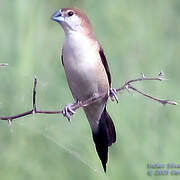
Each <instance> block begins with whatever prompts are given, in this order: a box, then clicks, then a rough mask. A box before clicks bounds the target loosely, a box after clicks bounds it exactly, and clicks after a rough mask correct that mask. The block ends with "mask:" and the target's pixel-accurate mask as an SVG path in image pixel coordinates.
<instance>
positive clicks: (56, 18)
mask: <svg viewBox="0 0 180 180" xmlns="http://www.w3.org/2000/svg"><path fill="white" fill-rule="evenodd" d="M51 19H52V20H53V21H56V22H64V17H63V16H62V13H61V10H59V11H56V12H55V13H54V14H53V15H52V16H51Z"/></svg>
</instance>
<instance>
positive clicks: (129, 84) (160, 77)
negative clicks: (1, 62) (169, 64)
mask: <svg viewBox="0 0 180 180" xmlns="http://www.w3.org/2000/svg"><path fill="white" fill-rule="evenodd" d="M149 80H150V81H163V80H165V79H164V74H163V73H162V72H160V73H159V74H158V77H155V78H147V77H145V76H144V74H142V77H140V78H137V79H134V80H130V81H127V82H125V83H124V84H123V85H122V86H121V87H120V88H118V89H115V91H116V92H121V91H123V90H128V89H131V90H133V91H135V92H138V93H139V94H141V95H143V96H145V97H148V98H150V99H152V100H155V101H157V102H159V103H161V104H163V105H166V104H170V105H177V102H175V101H169V100H164V99H159V98H156V97H153V96H150V95H148V94H146V93H144V92H142V91H139V90H138V89H136V88H135V87H134V86H132V84H133V83H135V82H138V81H149ZM36 89H37V78H34V85H33V94H32V109H31V110H29V111H26V112H24V113H20V114H16V115H13V116H4V117H3V116H1V117H0V120H8V122H9V124H11V122H12V120H14V119H17V118H20V117H24V116H27V115H32V114H37V113H39V114H62V113H63V110H59V111H48V110H38V108H37V105H36ZM104 96H105V94H101V95H100V96H98V97H92V98H90V99H87V100H85V101H83V102H81V101H80V102H76V103H74V104H73V105H72V106H71V109H72V110H73V111H75V110H77V109H78V108H80V107H85V106H88V105H90V104H92V103H94V102H96V101H98V100H99V99H101V98H103V97H104Z"/></svg>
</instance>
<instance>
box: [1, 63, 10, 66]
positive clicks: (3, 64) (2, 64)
mask: <svg viewBox="0 0 180 180" xmlns="http://www.w3.org/2000/svg"><path fill="white" fill-rule="evenodd" d="M4 66H8V64H7V63H1V64H0V67H4Z"/></svg>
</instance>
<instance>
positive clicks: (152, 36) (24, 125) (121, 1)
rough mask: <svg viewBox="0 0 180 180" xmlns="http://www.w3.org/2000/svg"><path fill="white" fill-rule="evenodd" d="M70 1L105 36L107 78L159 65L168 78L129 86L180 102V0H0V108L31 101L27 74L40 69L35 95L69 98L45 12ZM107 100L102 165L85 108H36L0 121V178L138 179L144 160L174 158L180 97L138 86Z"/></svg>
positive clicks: (53, 104)
mask: <svg viewBox="0 0 180 180" xmlns="http://www.w3.org/2000/svg"><path fill="white" fill-rule="evenodd" d="M67 6H77V7H79V8H81V9H83V10H84V11H85V12H86V13H87V14H88V16H89V18H90V19H91V21H92V24H93V26H94V30H95V32H96V36H97V38H98V40H99V41H100V42H101V44H102V45H103V48H104V51H105V54H106V56H107V59H108V63H109V66H110V69H111V74H112V80H113V87H115V88H116V87H120V85H121V84H122V83H123V82H124V81H126V80H129V79H133V78H136V77H139V76H140V73H141V72H143V73H144V74H145V75H147V76H156V74H158V72H159V71H160V70H161V69H162V70H163V71H164V72H165V75H166V77H167V79H168V81H164V82H139V83H137V84H136V87H137V88H139V89H141V90H143V91H145V92H147V93H149V94H152V95H154V96H157V97H161V98H168V99H170V100H176V101H177V102H180V95H179V89H180V70H179V68H180V21H179V19H180V1H179V0H171V1H170V0H156V1H145V0H136V1H134V0H115V1H109V0H104V1H102V0H100V1H95V0H91V1H90V0H84V1H83V0H76V1H75V0H74V1H73V0H71V1H70V0H64V1H63V0H51V1H38V0H31V1H26V0H13V1H12V0H1V5H0V63H8V64H9V66H8V67H1V68H0V116H1V115H11V114H16V113H20V112H24V111H26V110H29V109H30V108H31V93H32V82H33V78H34V76H37V77H38V87H37V91H38V92H37V103H38V107H40V108H41V109H48V110H58V109H62V108H63V107H64V106H65V105H66V104H67V103H70V102H72V101H73V99H72V97H71V94H70V91H69V88H68V86H67V82H66V78H65V74H64V70H63V67H62V65H61V62H60V52H61V50H60V49H61V47H62V43H63V39H64V33H63V31H62V29H61V28H60V27H59V26H58V24H57V23H55V22H53V21H51V20H50V17H51V15H52V14H53V13H54V12H55V11H56V10H58V9H59V8H61V7H67ZM108 110H109V113H110V114H111V116H112V118H113V120H114V123H115V125H116V130H117V143H116V144H114V145H113V146H112V147H111V148H110V151H109V162H108V167H107V175H105V174H104V173H103V169H102V167H101V163H100V161H99V159H98V156H97V154H96V151H95V147H94V144H93V141H92V137H91V131H90V128H89V125H88V122H87V120H86V118H85V115H84V113H83V111H82V110H78V111H77V113H76V114H75V116H74V117H73V118H72V122H71V123H69V122H67V120H66V119H65V118H64V117H62V116H61V115H34V116H28V117H25V118H21V119H18V120H15V121H14V122H13V124H12V126H11V127H9V126H8V123H7V122H6V121H0V149H1V153H0V179H1V180H7V179H8V180H25V179H26V180H32V179H38V180H50V179H51V180H66V179H68V180H78V179H86V180H104V179H109V180H118V179H122V180H132V179H133V180H145V179H150V178H151V179H153V180H154V179H161V178H163V180H166V179H168V180H169V179H174V178H177V177H174V176H171V175H168V176H165V177H162V176H161V177H158V176H153V177H149V176H148V175H147V170H148V169H147V163H158V162H160V163H169V162H170V163H171V162H175V163H180V161H179V154H180V149H179V147H180V141H179V134H180V130H179V129H180V121H179V120H180V110H179V106H165V107H164V106H162V105H161V104H158V103H157V102H153V101H151V100H149V99H146V98H144V97H142V96H140V95H138V94H136V93H134V96H132V94H129V93H128V92H125V93H123V94H120V95H119V104H116V103H113V102H109V103H108Z"/></svg>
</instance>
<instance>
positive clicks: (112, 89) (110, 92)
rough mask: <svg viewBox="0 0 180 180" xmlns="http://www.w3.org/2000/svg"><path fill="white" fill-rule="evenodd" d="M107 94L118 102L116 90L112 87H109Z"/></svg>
mask: <svg viewBox="0 0 180 180" xmlns="http://www.w3.org/2000/svg"><path fill="white" fill-rule="evenodd" d="M109 96H110V98H111V100H112V101H114V100H115V101H116V102H117V103H118V97H117V91H116V89H114V88H110V89H109Z"/></svg>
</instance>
